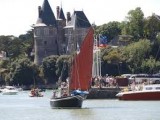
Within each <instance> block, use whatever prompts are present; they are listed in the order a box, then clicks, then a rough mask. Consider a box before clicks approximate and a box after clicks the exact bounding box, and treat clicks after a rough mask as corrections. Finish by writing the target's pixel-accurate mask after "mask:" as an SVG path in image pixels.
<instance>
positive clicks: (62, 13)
mask: <svg viewBox="0 0 160 120" xmlns="http://www.w3.org/2000/svg"><path fill="white" fill-rule="evenodd" d="M59 19H62V20H66V18H65V16H64V12H63V9H62V8H61V9H60V12H59Z"/></svg>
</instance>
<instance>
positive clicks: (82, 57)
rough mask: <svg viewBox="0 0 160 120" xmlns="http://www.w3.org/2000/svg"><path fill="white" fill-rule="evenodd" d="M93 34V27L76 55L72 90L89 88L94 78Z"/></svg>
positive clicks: (72, 73)
mask: <svg viewBox="0 0 160 120" xmlns="http://www.w3.org/2000/svg"><path fill="white" fill-rule="evenodd" d="M93 35H94V31H93V29H92V28H90V29H89V31H88V33H87V35H86V37H85V38H84V40H83V42H82V45H81V47H80V52H79V54H77V55H75V58H74V60H73V65H72V68H71V79H70V90H75V89H79V88H80V89H81V90H88V89H89V87H90V81H91V78H92V64H93V43H94V40H93V38H94V37H93Z"/></svg>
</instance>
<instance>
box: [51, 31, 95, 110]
mask: <svg viewBox="0 0 160 120" xmlns="http://www.w3.org/2000/svg"><path fill="white" fill-rule="evenodd" d="M93 35H94V31H93V29H92V28H90V29H89V31H88V33H87V35H86V36H85V38H84V40H83V41H82V44H81V47H80V51H79V52H77V53H76V55H74V58H73V62H72V65H71V70H70V71H71V73H70V78H69V82H68V83H69V87H68V89H67V88H66V90H68V94H66V95H64V96H59V97H57V96H55V94H54V96H53V97H52V98H51V99H50V106H51V108H81V107H82V103H83V100H84V99H85V98H86V95H87V94H88V93H89V92H88V91H89V88H90V83H91V82H90V81H91V78H92V64H93V43H94V40H93Z"/></svg>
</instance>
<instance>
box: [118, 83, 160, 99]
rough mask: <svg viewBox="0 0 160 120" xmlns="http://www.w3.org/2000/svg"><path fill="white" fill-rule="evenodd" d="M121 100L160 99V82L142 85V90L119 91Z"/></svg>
mask: <svg viewBox="0 0 160 120" xmlns="http://www.w3.org/2000/svg"><path fill="white" fill-rule="evenodd" d="M116 96H117V97H118V99H119V100H160V84H151V85H143V86H141V90H132V91H127V90H124V91H123V92H119V93H118V94H117V95H116Z"/></svg>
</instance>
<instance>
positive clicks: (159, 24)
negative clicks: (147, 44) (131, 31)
mask: <svg viewBox="0 0 160 120" xmlns="http://www.w3.org/2000/svg"><path fill="white" fill-rule="evenodd" d="M159 31H160V20H159V19H158V18H157V16H156V15H155V14H152V16H149V17H148V18H146V19H145V25H144V36H145V37H146V38H147V39H150V40H155V39H156V36H157V33H158V32H159Z"/></svg>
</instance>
